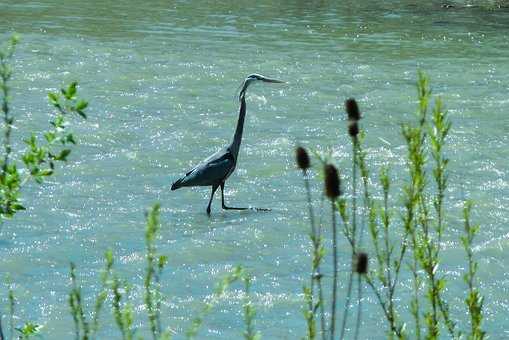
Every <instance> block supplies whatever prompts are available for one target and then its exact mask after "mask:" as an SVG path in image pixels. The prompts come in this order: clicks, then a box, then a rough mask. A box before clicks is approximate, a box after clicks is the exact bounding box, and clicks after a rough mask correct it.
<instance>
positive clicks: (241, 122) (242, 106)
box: [230, 95, 246, 159]
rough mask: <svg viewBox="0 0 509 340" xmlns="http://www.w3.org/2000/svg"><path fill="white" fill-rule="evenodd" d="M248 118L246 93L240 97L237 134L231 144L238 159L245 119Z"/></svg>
mask: <svg viewBox="0 0 509 340" xmlns="http://www.w3.org/2000/svg"><path fill="white" fill-rule="evenodd" d="M245 119H246V98H245V96H244V95H242V96H241V97H240V110H239V120H238V122H237V128H236V129H235V135H233V142H232V144H231V147H230V148H231V151H232V153H233V155H234V156H235V159H237V155H238V154H239V149H240V142H241V141H242V132H243V131H244V120H245Z"/></svg>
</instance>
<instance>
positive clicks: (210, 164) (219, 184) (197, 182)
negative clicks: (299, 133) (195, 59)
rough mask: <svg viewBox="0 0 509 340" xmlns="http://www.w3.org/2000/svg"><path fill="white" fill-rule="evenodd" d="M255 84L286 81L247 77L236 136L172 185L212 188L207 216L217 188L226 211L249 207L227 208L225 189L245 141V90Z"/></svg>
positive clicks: (256, 75)
mask: <svg viewBox="0 0 509 340" xmlns="http://www.w3.org/2000/svg"><path fill="white" fill-rule="evenodd" d="M256 82H265V83H284V81H281V80H278V79H274V78H269V77H265V76H263V75H261V74H256V73H254V74H251V75H249V76H247V78H245V80H244V82H243V83H242V85H241V90H240V93H239V98H238V99H239V102H240V109H239V118H238V121H237V127H236V129H235V133H234V135H233V140H232V142H231V143H230V144H229V145H228V146H226V147H224V148H222V149H221V150H219V151H218V152H216V153H214V154H213V155H211V156H210V157H208V158H206V159H205V160H203V161H201V162H200V163H199V164H198V165H196V166H195V167H193V168H192V169H191V170H189V171H188V172H186V174H185V175H184V176H182V177H181V178H179V179H177V180H176V181H175V182H173V184H172V186H171V190H172V191H173V190H177V189H179V188H182V187H196V186H210V187H212V193H211V195H210V200H209V203H208V205H207V215H209V216H210V210H211V209H210V207H211V205H212V199H213V198H214V194H215V193H216V190H217V189H218V188H221V205H222V208H223V209H224V210H246V209H249V208H237V207H228V206H226V204H225V202H224V187H225V182H226V180H227V179H228V178H229V177H230V176H231V174H232V173H233V172H234V171H235V168H236V166H237V160H238V156H239V150H240V144H241V141H242V132H243V130H244V121H245V118H246V91H247V89H248V87H249V86H250V85H251V84H254V83H256ZM257 210H268V209H257Z"/></svg>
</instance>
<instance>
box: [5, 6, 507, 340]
mask: <svg viewBox="0 0 509 340" xmlns="http://www.w3.org/2000/svg"><path fill="white" fill-rule="evenodd" d="M12 31H16V32H18V33H20V34H21V35H22V43H21V44H20V46H19V49H18V52H17V54H16V55H17V59H16V65H15V66H16V73H15V77H14V81H13V83H12V85H13V87H14V90H13V92H14V93H13V96H14V102H13V112H14V114H15V116H16V122H17V123H16V125H17V129H16V130H15V131H14V138H15V139H16V140H18V141H21V140H22V138H23V137H24V136H26V134H27V133H28V132H29V131H31V130H32V129H37V128H38V127H40V126H45V124H47V121H48V113H49V112H50V111H51V109H50V107H49V106H48V104H47V103H46V99H45V97H46V93H47V92H48V91H50V90H56V89H57V88H58V86H60V85H61V84H64V83H66V82H69V81H72V80H76V79H77V80H79V82H80V91H81V92H82V95H83V97H85V98H88V99H90V102H91V106H90V109H89V113H90V114H89V116H90V117H89V120H88V121H87V122H76V123H75V124H74V125H73V130H74V131H75V134H76V135H77V136H79V146H78V147H77V148H76V149H75V152H73V154H72V157H71V160H70V162H69V163H68V165H66V166H64V167H63V168H62V169H59V171H58V174H57V176H55V177H53V178H52V179H51V180H50V182H49V183H47V184H45V185H43V186H37V185H33V184H31V185H30V186H28V187H27V188H26V189H25V193H26V194H25V197H26V201H25V203H26V206H27V207H29V209H28V211H27V212H24V213H20V214H18V215H17V216H16V218H15V219H14V220H12V221H9V222H7V223H5V224H4V226H3V231H2V234H1V241H0V244H1V248H0V263H1V268H2V269H1V271H2V276H3V275H4V273H10V275H11V276H12V278H13V280H14V281H15V282H16V287H15V288H16V294H17V296H18V299H19V306H18V312H17V315H18V316H19V318H20V319H22V320H27V319H28V320H34V321H36V322H37V323H40V324H43V325H44V333H45V334H46V338H51V339H63V338H68V337H69V336H71V334H72V333H71V332H72V326H71V322H72V321H71V317H70V316H69V313H68V307H67V296H66V294H67V292H68V291H69V281H68V279H67V277H68V268H69V261H74V262H75V263H76V265H77V267H78V268H79V273H80V279H81V280H82V281H83V282H84V283H85V284H88V287H89V288H87V289H85V293H86V294H87V296H89V297H90V296H91V295H92V293H94V292H96V291H97V283H98V275H99V272H100V269H101V268H102V266H103V260H102V257H103V253H104V252H105V251H106V250H107V249H109V248H113V249H114V250H115V256H116V258H117V267H118V269H119V270H120V271H121V272H122V274H123V275H125V276H126V277H129V278H131V280H132V282H133V283H134V286H133V289H132V295H133V296H134V298H135V300H136V306H135V307H136V311H137V313H140V314H142V316H138V317H137V321H136V325H137V326H141V325H142V324H146V322H145V320H146V319H145V316H144V315H143V310H142V306H140V305H139V302H141V301H142V299H141V297H142V275H143V267H144V258H143V251H144V242H143V231H144V222H143V212H144V209H145V208H146V207H147V206H149V205H151V204H152V203H153V202H155V201H159V202H161V204H162V207H163V210H162V220H163V230H162V239H161V240H160V243H159V249H160V251H161V252H162V253H165V254H168V255H169V268H168V270H167V271H166V273H165V275H164V277H163V281H164V283H165V292H166V293H167V294H168V296H169V300H168V302H167V303H165V305H164V308H165V319H164V323H165V324H166V325H169V326H171V327H172V328H173V329H175V330H177V331H179V332H181V331H182V330H183V329H185V328H186V326H187V325H188V324H189V318H190V317H192V316H193V315H195V313H196V311H197V310H198V309H199V308H200V306H201V303H202V301H203V300H204V299H206V298H207V297H210V294H211V293H212V291H213V287H214V285H215V283H216V282H217V280H218V279H219V278H221V277H222V276H223V275H224V274H225V273H226V272H228V270H230V269H231V268H232V266H233V265H236V264H242V265H244V266H245V267H246V268H247V269H248V270H249V271H250V272H251V273H252V274H253V275H254V277H255V281H254V285H253V292H254V304H255V306H256V308H257V311H258V317H257V328H258V329H260V330H261V331H262V333H263V335H264V336H265V337H266V338H283V339H284V338H287V339H294V338H296V337H298V336H299V335H302V334H303V332H304V323H303V319H302V316H301V315H302V314H301V299H302V296H301V287H302V284H303V283H304V282H307V272H308V269H309V242H308V239H307V235H306V233H307V231H308V228H309V227H308V225H307V224H306V216H307V215H306V213H305V211H306V210H305V204H304V200H303V197H304V192H303V186H302V181H301V178H300V177H299V176H298V173H297V171H296V170H295V169H294V163H293V148H294V145H295V144H296V143H297V142H299V143H302V144H303V145H306V146H308V147H311V148H317V149H320V150H322V151H326V150H327V149H328V148H331V150H332V151H333V155H334V157H335V159H336V160H337V164H338V165H339V166H340V168H341V169H343V172H344V173H345V175H344V176H347V175H346V174H347V173H348V169H349V167H350V163H349V161H348V159H349V156H348V155H349V142H348V139H347V137H346V136H345V130H346V129H345V121H344V117H343V115H342V114H341V112H342V102H343V100H344V99H345V98H347V97H350V96H354V97H356V98H357V99H358V100H359V102H360V104H361V107H362V110H363V112H364V115H365V119H364V120H363V121H362V124H363V127H364V128H365V130H366V132H367V140H366V144H367V146H368V151H369V162H370V165H371V168H372V170H373V171H374V172H376V171H377V168H378V167H379V166H380V165H382V164H390V165H391V167H392V175H393V177H394V178H395V182H396V183H400V182H401V180H403V179H404V176H405V172H404V167H403V165H404V164H403V163H402V160H401V156H402V155H404V152H405V151H404V148H403V141H402V138H401V137H400V135H399V127H398V125H399V124H400V123H401V122H404V121H408V120H409V119H410V118H411V117H412V113H413V112H414V110H415V88H414V84H415V80H416V70H417V69H418V68H421V69H424V70H426V71H427V72H428V73H429V75H430V76H431V78H432V84H433V91H434V93H435V94H440V95H443V97H444V100H445V102H446V104H447V107H448V109H449V112H450V115H451V118H452V120H453V122H454V127H453V131H452V133H451V137H450V140H449V142H450V147H449V149H448V152H449V154H450V156H451V157H452V158H453V162H452V164H451V180H452V181H453V182H454V185H451V187H450V189H449V191H448V193H447V196H448V199H449V201H448V202H449V203H448V205H447V211H448V215H449V217H450V218H451V221H452V223H451V226H450V233H449V235H448V237H447V240H450V241H451V242H448V243H447V246H446V249H445V251H444V253H445V254H444V255H445V257H446V258H447V261H446V263H444V264H443V268H444V270H445V271H446V272H447V274H448V277H449V278H451V279H455V280H456V281H455V283H451V284H450V286H449V290H448V294H449V296H450V297H451V304H452V305H453V310H454V313H456V314H455V315H457V314H461V313H463V311H464V309H461V308H463V307H462V305H461V304H462V301H461V300H460V299H462V298H463V295H462V294H463V292H464V289H465V287H464V285H463V283H462V281H461V278H460V277H459V275H460V273H461V270H462V269H464V268H465V261H464V260H463V253H462V251H461V248H460V246H459V244H458V242H457V234H458V230H460V229H461V224H459V222H458V216H460V207H461V204H460V201H461V199H463V198H465V197H466V198H472V199H474V200H475V201H476V202H477V206H476V210H475V213H474V219H475V221H478V222H482V227H481V233H480V236H479V238H478V240H477V243H478V245H479V246H478V247H477V248H476V256H477V258H478V259H479V261H480V269H479V272H480V276H481V287H482V288H483V293H484V294H485V296H486V324H485V326H486V329H487V330H489V331H490V332H491V334H492V335H493V338H497V339H499V338H507V337H509V333H508V332H509V329H508V327H507V324H506V322H505V317H504V314H506V313H507V308H508V307H509V300H508V298H507V296H508V294H507V291H508V290H509V277H508V275H507V272H508V270H507V269H508V265H507V263H509V256H508V255H507V254H508V252H507V247H508V245H509V244H508V235H509V234H508V232H507V229H506V228H507V222H508V221H509V211H508V208H507V207H508V206H509V199H508V197H509V196H508V192H509V178H508V175H507V172H506V168H507V159H508V157H509V152H508V151H507V150H509V149H508V148H507V145H508V143H509V140H508V135H509V134H508V132H509V120H508V118H507V112H508V109H509V100H508V99H507V91H508V85H507V74H508V73H509V64H508V63H507V57H508V55H507V51H508V47H509V38H508V37H509V36H508V33H509V11H508V10H504V9H501V10H496V11H490V10H486V9H483V8H478V7H471V8H455V9H442V8H441V4H440V3H425V4H424V3H422V2H417V1H416V2H413V1H391V2H384V3H383V4H374V3H373V2H371V1H355V2H343V3H341V4H334V3H329V2H325V1H312V2H309V1H292V2H290V1H286V2H281V3H279V4H274V3H272V2H271V1H257V2H256V4H254V3H252V2H249V1H240V2H236V3H235V4H234V5H231V6H226V5H221V4H218V3H216V2H212V1H192V2H183V1H182V2H177V1H175V2H167V1H151V2H150V5H149V4H148V3H146V4H145V3H141V2H139V1H138V2H134V1H117V2H115V3H113V2H112V3H105V2H102V1H87V2H82V1H80V2H78V1H67V2H66V3H65V5H64V4H62V3H61V2H59V1H43V2H31V1H25V2H18V1H7V2H5V1H1V2H0V32H1V33H2V36H3V37H6V34H7V33H8V32H12ZM4 33H5V34H4ZM252 72H259V73H262V74H266V75H268V76H273V77H278V78H280V79H283V80H286V81H288V84H287V85H283V86H281V85H276V84H274V85H271V86H268V85H266V86H263V85H258V86H255V87H253V88H252V89H250V91H249V95H248V114H247V120H246V129H245V133H244V140H243V145H242V148H241V153H240V161H239V164H238V168H237V171H236V173H235V174H234V175H233V176H232V177H231V179H230V180H229V181H228V183H227V186H226V198H227V201H228V202H231V204H232V205H251V206H256V207H271V208H272V209H273V210H272V212H269V213H260V212H252V211H249V212H232V211H229V212H222V211H221V210H220V201H219V199H218V198H219V196H218V197H217V199H216V201H215V202H214V205H213V208H212V209H213V210H212V217H211V218H208V217H207V216H206V214H205V207H206V203H207V200H208V197H209V194H210V193H209V189H207V188H198V189H182V190H179V191H175V192H170V191H169V187H170V184H171V182H172V180H174V179H175V178H177V177H178V176H180V175H182V174H183V173H184V172H185V171H186V170H187V169H188V168H190V167H191V166H192V165H193V164H195V163H197V162H198V161H200V160H201V159H203V158H205V157H206V156H208V155H209V154H211V153H212V152H214V151H216V150H217V149H219V148H220V147H222V146H224V145H225V144H226V143H228V142H229V140H230V138H231V136H232V135H233V131H234V127H235V123H236V118H237V110H238V107H237V103H236V102H235V99H234V95H235V91H236V89H237V87H238V86H239V85H240V83H241V81H242V79H243V78H244V77H245V76H246V75H247V74H249V73H252ZM320 190H321V185H320V184H319V183H316V184H315V186H314V195H315V197H318V196H319V193H320ZM395 199H396V201H398V198H397V195H395ZM348 251H349V250H348V247H347V245H346V243H345V242H344V241H343V240H342V241H341V256H342V260H341V262H342V272H341V275H342V276H341V278H340V281H341V285H342V287H344V282H345V276H344V275H345V273H346V270H347V269H348V266H347V264H346V262H347V258H348V255H347V253H348ZM325 270H326V271H328V273H330V266H327V267H326V268H325ZM239 289H240V287H237V286H235V289H234V290H233V291H232V292H231V293H229V295H228V298H227V299H225V300H222V301H221V303H220V305H219V307H218V308H217V309H216V310H215V312H214V313H213V314H212V315H211V316H210V317H209V318H208V319H207V321H206V323H205V326H204V329H203V331H202V332H201V333H200V334H201V335H202V336H205V335H206V336H207V337H211V338H218V339H219V338H222V339H225V338H238V337H239V336H240V334H241V332H242V327H243V324H242V315H241V303H242V301H241V299H242V294H241V293H240V290H239ZM340 295H341V298H342V299H343V294H340ZM454 296H456V298H453V297H454ZM1 301H2V304H4V303H5V302H6V294H5V292H4V294H2V295H1ZM341 303H343V300H341ZM402 304H403V306H404V307H405V308H406V306H407V305H408V303H407V302H406V301H403V303H402ZM364 306H365V308H366V310H365V313H364V315H365V322H364V325H363V328H362V337H363V338H368V337H369V338H383V335H382V332H380V327H382V326H381V325H382V324H381V323H380V321H378V320H381V317H382V316H381V314H380V312H379V307H378V306H376V305H375V301H374V299H373V295H372V294H370V293H368V294H367V295H366V299H365V302H364ZM18 321H19V323H21V321H20V320H18ZM375 334H378V336H377V335H375ZM118 336H119V334H118V332H117V331H116V329H115V328H114V327H111V326H108V325H106V326H104V327H103V328H102V330H101V338H111V337H115V338H116V337H118Z"/></svg>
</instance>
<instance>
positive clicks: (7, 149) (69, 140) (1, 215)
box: [0, 36, 88, 223]
mask: <svg viewBox="0 0 509 340" xmlns="http://www.w3.org/2000/svg"><path fill="white" fill-rule="evenodd" d="M17 43H18V38H17V37H16V36H14V37H12V38H11V39H10V41H9V42H8V43H7V45H6V46H5V47H3V48H0V92H1V94H2V105H1V113H2V114H3V123H4V126H3V130H4V138H3V146H4V150H3V155H2V156H1V157H0V223H3V221H4V219H5V218H12V217H13V216H14V215H15V214H16V213H17V212H18V211H20V210H25V207H24V206H23V203H22V197H21V189H22V188H23V186H24V185H26V184H27V183H28V182H29V181H31V180H34V181H35V182H36V183H39V184H41V183H43V182H44V180H45V179H46V178H47V177H49V176H52V175H53V174H54V171H55V166H56V164H57V163H59V162H65V161H67V159H68V157H69V155H70V153H71V146H72V145H74V144H76V139H75V137H74V135H73V134H72V132H70V131H69V125H70V121H69V117H71V116H73V115H76V116H80V117H82V118H86V113H85V110H86V108H87V106H88V102H86V101H85V100H83V99H80V98H79V97H78V84H77V83H76V82H73V83H71V84H70V85H69V86H67V87H66V88H63V89H61V91H60V92H61V93H52V92H50V93H49V94H48V98H49V102H50V104H51V105H52V106H53V108H54V109H55V111H56V112H55V114H54V116H53V119H52V120H51V121H50V128H49V129H48V130H46V131H44V132H42V133H41V134H40V135H41V136H42V138H41V136H37V135H36V134H35V133H32V134H31V135H30V136H28V137H27V138H25V139H24V143H25V145H26V147H25V149H24V150H13V148H12V129H13V126H14V122H15V119H14V116H13V114H12V112H11V106H10V104H11V96H10V90H11V89H10V85H9V82H10V80H11V78H12V74H13V70H12V67H11V65H10V63H11V61H12V57H13V55H14V51H15V47H16V45H17ZM18 155H20V156H18Z"/></svg>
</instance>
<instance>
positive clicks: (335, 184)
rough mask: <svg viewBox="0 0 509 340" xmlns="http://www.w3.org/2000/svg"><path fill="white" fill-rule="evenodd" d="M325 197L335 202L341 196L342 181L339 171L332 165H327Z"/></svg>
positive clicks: (325, 170) (325, 169) (325, 171)
mask: <svg viewBox="0 0 509 340" xmlns="http://www.w3.org/2000/svg"><path fill="white" fill-rule="evenodd" d="M324 173H325V195H326V196H327V197H328V198H329V199H331V200H334V199H336V198H337V197H339V196H340V195H341V180H340V179H339V175H338V170H337V169H336V167H335V166H334V165H332V164H327V165H325V168H324Z"/></svg>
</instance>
